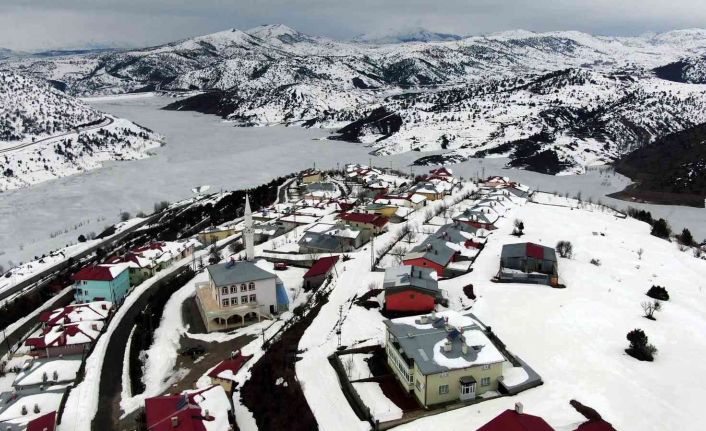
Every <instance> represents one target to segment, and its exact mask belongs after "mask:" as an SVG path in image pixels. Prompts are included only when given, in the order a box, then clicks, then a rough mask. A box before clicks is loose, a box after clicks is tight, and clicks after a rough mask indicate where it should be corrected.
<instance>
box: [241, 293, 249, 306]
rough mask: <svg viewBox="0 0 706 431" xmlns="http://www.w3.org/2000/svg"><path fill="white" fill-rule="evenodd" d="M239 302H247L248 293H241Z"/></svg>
mask: <svg viewBox="0 0 706 431" xmlns="http://www.w3.org/2000/svg"><path fill="white" fill-rule="evenodd" d="M240 303H241V304H247V303H248V295H243V296H241V297H240Z"/></svg>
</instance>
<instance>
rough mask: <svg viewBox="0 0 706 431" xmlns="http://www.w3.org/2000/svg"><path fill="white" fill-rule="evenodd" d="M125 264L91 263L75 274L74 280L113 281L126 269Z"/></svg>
mask: <svg viewBox="0 0 706 431" xmlns="http://www.w3.org/2000/svg"><path fill="white" fill-rule="evenodd" d="M126 269H127V266H125V265H120V264H118V265H89V266H85V267H83V268H81V270H80V271H79V272H77V273H76V274H74V277H73V278H74V281H111V280H114V279H115V278H116V277H118V276H119V275H120V274H121V273H122V272H123V271H124V270H126Z"/></svg>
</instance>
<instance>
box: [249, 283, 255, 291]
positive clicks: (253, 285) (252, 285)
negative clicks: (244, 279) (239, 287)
mask: <svg viewBox="0 0 706 431" xmlns="http://www.w3.org/2000/svg"><path fill="white" fill-rule="evenodd" d="M248 290H255V283H253V282H252V281H251V282H250V284H249V285H248Z"/></svg>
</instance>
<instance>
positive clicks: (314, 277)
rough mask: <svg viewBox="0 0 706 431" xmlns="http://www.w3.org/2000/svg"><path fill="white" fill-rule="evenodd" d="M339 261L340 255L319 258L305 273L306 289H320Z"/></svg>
mask: <svg viewBox="0 0 706 431" xmlns="http://www.w3.org/2000/svg"><path fill="white" fill-rule="evenodd" d="M336 262H338V256H325V257H321V258H319V259H318V260H317V261H316V262H314V264H313V265H312V266H311V268H309V270H308V271H307V272H306V273H305V274H304V290H312V289H318V288H319V286H321V285H322V284H323V283H324V281H326V278H327V277H328V276H329V274H331V272H332V271H333V269H334V266H336Z"/></svg>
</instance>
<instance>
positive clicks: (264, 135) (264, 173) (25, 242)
mask: <svg viewBox="0 0 706 431" xmlns="http://www.w3.org/2000/svg"><path fill="white" fill-rule="evenodd" d="M171 101H173V99H171V98H166V97H125V98H123V97H119V98H106V99H102V100H94V101H90V100H89V101H88V102H89V103H91V104H92V105H93V106H94V107H96V108H98V109H99V110H102V111H105V112H108V113H110V114H113V115H115V116H117V117H121V118H127V119H130V120H132V121H135V122H136V123H138V124H140V125H143V126H146V127H149V128H151V129H153V130H155V131H157V132H158V133H160V134H161V135H163V136H165V139H166V146H164V147H161V148H158V149H156V150H154V151H155V154H156V155H155V156H154V157H150V158H148V159H143V160H137V161H131V162H108V163H106V164H105V165H104V167H103V168H101V169H97V170H93V171H90V172H87V173H84V174H81V175H75V176H71V177H67V178H61V179H58V180H55V181H49V182H47V183H43V184H39V185H36V186H32V187H29V188H26V189H22V190H15V191H10V192H5V193H2V194H0V264H2V265H4V266H5V267H7V266H8V264H7V263H8V261H13V262H14V263H15V264H17V263H19V262H24V261H27V260H29V259H30V258H32V257H33V256H35V255H41V254H42V253H45V252H47V251H48V250H53V249H57V248H60V247H64V246H66V245H67V244H73V243H76V238H77V237H78V235H79V234H87V233H88V232H91V231H94V232H96V233H98V232H100V231H101V230H102V229H103V228H104V227H105V226H106V225H108V224H112V223H114V222H116V221H118V219H119V215H120V212H122V211H129V212H131V213H133V214H134V213H136V212H138V211H140V210H142V211H145V212H151V211H152V206H153V204H154V203H155V202H157V201H161V200H177V199H182V198H185V197H188V196H189V195H190V194H191V188H193V187H195V186H199V185H203V184H209V185H212V186H213V187H212V190H214V191H215V190H218V189H219V188H223V189H229V190H230V189H238V188H242V187H250V186H255V185H259V184H261V183H264V182H267V181H269V180H271V179H272V178H274V177H276V176H278V175H284V174H288V173H291V172H292V171H294V170H299V169H304V168H308V167H311V166H312V164H313V163H314V162H316V166H317V167H319V168H334V167H337V166H338V167H340V166H343V165H344V164H345V163H348V162H353V163H365V164H368V163H372V164H374V165H378V166H384V167H393V168H401V169H403V170H405V171H407V170H409V166H408V165H409V163H410V162H411V161H412V160H414V159H415V158H417V157H419V153H416V152H413V153H405V154H399V155H395V156H390V157H374V156H370V155H368V154H367V151H368V150H369V149H367V148H365V147H363V146H362V145H356V144H350V143H345V142H340V141H326V140H321V139H320V138H322V137H325V136H326V135H327V134H328V131H327V130H322V129H310V130H309V129H301V128H297V127H289V128H286V127H264V128H241V127H233V126H232V125H230V124H228V123H225V122H223V121H221V120H220V119H219V118H217V117H215V116H207V115H202V114H198V113H193V112H177V111H162V110H160V109H159V108H160V107H162V106H164V105H165V104H167V103H169V102H171ZM429 154H434V153H429ZM263 161H267V163H268V165H267V166H268V169H266V170H265V169H262V168H261V166H262V163H263ZM505 163H506V159H504V158H493V159H480V160H478V159H476V160H469V161H467V162H463V163H461V164H458V165H455V166H454V172H455V173H456V174H457V175H460V176H464V177H471V176H475V175H483V174H484V175H491V174H499V175H504V176H511V177H512V178H513V180H519V181H520V182H522V183H525V184H528V185H530V186H532V187H533V188H536V189H539V190H545V191H549V192H554V191H558V192H560V193H562V194H563V193H565V192H568V193H569V194H570V195H571V196H573V195H574V194H576V193H577V192H578V191H581V192H582V194H583V198H584V200H585V199H588V198H589V197H592V198H593V200H594V201H596V200H598V199H601V200H602V201H603V202H604V203H610V204H611V205H616V206H618V207H622V208H624V207H626V206H628V203H627V202H623V201H619V200H615V199H610V198H606V197H605V194H606V193H612V192H615V191H618V190H622V189H623V188H624V187H625V186H626V185H627V184H628V183H629V181H628V180H627V179H626V178H625V177H622V176H620V175H615V174H612V173H603V172H601V171H600V170H598V169H593V170H589V171H588V172H587V173H586V174H585V175H580V176H561V177H553V176H547V175H542V174H538V173H535V172H529V171H522V170H517V169H503V166H504V165H505ZM428 170H429V167H417V166H415V167H413V168H412V172H413V173H414V174H420V173H424V172H427V171H428ZM630 205H632V206H634V207H637V208H644V209H647V210H649V211H651V212H652V214H653V216H655V217H664V218H666V219H668V220H669V221H670V222H671V223H672V225H673V227H674V228H676V229H681V228H682V227H683V226H687V227H689V228H690V229H691V231H692V233H693V234H694V236H695V237H696V238H697V239H699V240H700V239H702V238H705V237H706V223H704V220H706V210H705V209H699V208H690V207H678V206H665V205H646V204H630Z"/></svg>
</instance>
